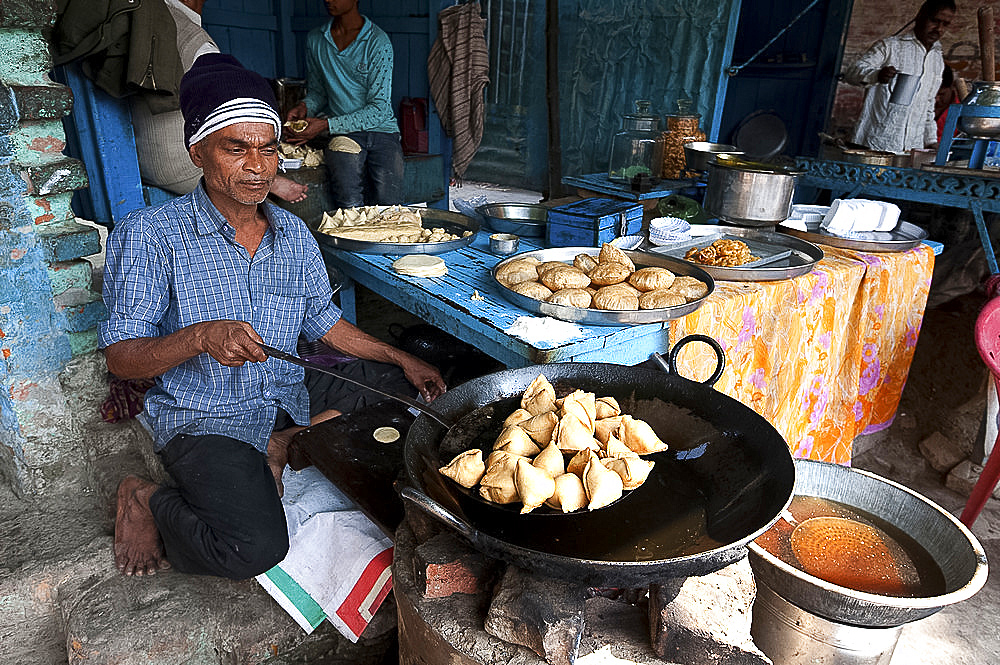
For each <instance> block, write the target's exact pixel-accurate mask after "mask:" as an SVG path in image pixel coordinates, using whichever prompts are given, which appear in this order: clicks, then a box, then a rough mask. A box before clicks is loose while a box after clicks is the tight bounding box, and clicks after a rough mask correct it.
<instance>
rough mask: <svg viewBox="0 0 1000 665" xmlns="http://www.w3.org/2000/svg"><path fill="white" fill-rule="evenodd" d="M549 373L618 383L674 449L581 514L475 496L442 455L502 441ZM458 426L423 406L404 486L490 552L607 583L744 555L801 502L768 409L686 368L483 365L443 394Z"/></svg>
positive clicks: (641, 582) (627, 403)
mask: <svg viewBox="0 0 1000 665" xmlns="http://www.w3.org/2000/svg"><path fill="white" fill-rule="evenodd" d="M539 373H542V374H544V375H545V376H546V377H547V378H548V379H549V381H551V382H552V384H553V385H554V386H555V388H556V393H557V394H558V395H562V394H565V393H568V392H569V391H571V390H574V389H577V388H580V389H583V390H587V391H592V392H594V393H596V394H597V395H598V396H601V395H612V396H614V397H615V398H617V399H618V400H619V402H620V403H621V405H622V408H623V410H624V411H625V412H626V413H630V414H632V415H633V416H635V417H637V418H641V419H643V420H646V421H647V422H648V423H649V424H650V425H652V426H653V428H654V429H655V430H656V432H657V434H658V435H659V436H660V438H661V439H663V440H664V441H666V442H667V443H668V444H669V445H670V450H668V451H666V452H663V453H657V454H656V455H652V456H649V457H648V458H649V459H653V460H655V461H656V466H655V467H654V468H653V471H652V473H651V474H650V477H649V479H647V481H646V482H645V483H644V484H643V485H642V486H641V487H639V488H638V489H636V490H634V491H632V492H631V493H628V494H627V495H626V496H625V497H624V498H622V499H621V500H619V501H618V502H616V503H614V504H612V505H611V506H608V507H607V508H603V509H600V510H596V511H591V512H586V511H584V512H579V513H571V514H568V515H537V516H536V515H533V514H528V515H519V514H517V513H516V512H515V511H510V510H508V509H505V508H504V507H501V506H495V505H491V504H488V503H485V502H483V501H480V500H478V499H476V498H473V497H471V496H469V494H468V493H467V492H462V491H461V488H460V487H459V486H458V485H456V484H455V483H453V482H452V481H451V480H450V479H448V478H446V477H444V476H442V475H441V474H440V473H439V472H438V468H439V467H441V466H443V465H444V464H446V463H447V462H448V461H450V460H451V459H452V457H453V456H454V455H456V454H458V453H459V452H461V451H463V450H468V449H470V448H485V449H486V450H487V451H488V450H489V449H490V448H491V445H492V442H493V440H494V439H495V437H496V436H497V434H499V432H500V427H501V423H502V422H503V420H504V418H506V417H507V415H509V414H510V413H511V412H512V411H514V410H515V409H516V408H517V406H518V402H519V399H520V395H521V393H522V392H523V391H524V389H525V388H526V387H527V386H528V384H529V383H531V381H532V380H533V379H534V378H535V377H536V376H538V374H539ZM433 406H434V408H435V409H436V410H437V411H438V412H439V413H441V414H443V415H445V416H448V417H449V418H450V419H452V420H453V421H455V420H457V421H459V422H458V424H457V425H456V426H455V427H453V428H452V429H451V430H447V429H446V428H445V427H443V426H442V425H440V424H439V423H437V422H435V421H433V420H432V419H431V418H429V417H428V416H426V415H420V416H418V417H417V419H416V421H415V422H414V423H413V425H412V426H411V427H410V430H409V433H408V435H407V437H406V446H405V452H404V459H405V463H406V471H407V475H408V478H409V483H410V485H411V486H409V487H404V488H403V489H402V494H403V497H404V499H406V500H408V501H411V502H413V503H415V504H417V505H418V506H420V507H421V508H422V509H424V510H426V511H427V512H428V513H430V514H431V515H433V516H434V517H436V518H438V519H439V520H441V521H442V522H444V523H445V524H447V525H448V526H450V527H452V528H454V529H455V530H457V531H458V532H459V533H461V534H462V535H463V536H464V537H465V538H467V539H468V540H469V541H470V542H471V543H472V545H473V546H474V547H476V548H477V549H479V550H480V551H482V552H483V553H485V554H487V555H490V556H493V557H496V558H499V559H502V560H505V561H508V562H510V563H513V564H515V565H517V566H520V567H522V568H525V569H528V570H531V571H535V572H538V573H540V574H543V575H548V576H553V577H559V578H563V579H567V580H571V581H574V582H582V583H585V584H589V585H593V586H645V585H647V584H649V583H650V582H653V581H656V580H658V579H666V578H672V577H687V576H690V575H704V574H707V573H710V572H713V571H715V570H718V569H719V568H722V567H724V566H726V565H728V564H730V563H732V562H734V561H737V560H739V559H740V558H742V557H743V556H744V555H745V554H746V544H747V543H748V542H749V541H751V540H753V539H754V538H756V537H757V536H758V535H760V534H761V533H762V532H764V531H765V530H766V529H767V528H768V527H770V525H771V524H772V523H774V522H775V521H776V520H777V518H778V515H779V513H780V512H781V511H782V510H783V509H784V508H785V507H786V506H787V505H788V502H789V501H790V500H791V496H792V487H793V485H794V481H795V468H794V465H793V463H792V457H791V454H790V453H789V450H788V446H787V444H786V443H785V440H784V439H783V438H782V437H781V435H780V434H778V432H777V431H776V430H775V429H774V427H772V426H771V424H770V423H768V422H767V421H766V420H764V418H762V417H761V416H759V415H757V414H756V413H755V412H754V411H752V410H751V409H750V408H748V407H746V406H744V405H743V404H741V403H739V402H737V401H736V400H734V399H731V398H729V397H727V396H725V395H723V394H721V393H718V392H716V391H715V390H714V389H712V388H711V386H708V385H705V384H701V383H697V382H693V381H689V380H687V379H685V378H683V377H680V376H678V375H676V374H675V373H670V374H668V373H666V372H664V371H660V370H655V369H650V368H646V367H641V366H640V367H627V366H622V365H611V364H603V363H562V364H551V365H539V366H533V367H525V368H522V369H513V370H506V371H502V372H497V373H495V374H488V375H486V376H483V377H480V378H478V379H473V380H472V381H469V382H468V383H465V384H463V385H461V386H459V387H457V388H453V389H451V390H449V391H448V392H447V393H445V394H444V395H443V396H442V397H440V398H438V399H437V400H435V402H434V405H433Z"/></svg>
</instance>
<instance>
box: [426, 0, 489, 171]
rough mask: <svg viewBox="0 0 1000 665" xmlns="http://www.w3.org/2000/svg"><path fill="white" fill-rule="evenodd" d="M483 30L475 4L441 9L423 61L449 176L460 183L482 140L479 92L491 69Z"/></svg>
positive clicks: (482, 109)
mask: <svg viewBox="0 0 1000 665" xmlns="http://www.w3.org/2000/svg"><path fill="white" fill-rule="evenodd" d="M485 28H486V19H485V18H483V17H482V15H481V12H480V8H479V3H478V2H467V3H463V4H459V5H455V6H453V7H448V8H447V9H444V10H442V11H441V13H440V14H438V36H437V39H436V40H435V41H434V44H433V46H431V52H430V55H429V56H428V58H427V76H428V78H429V80H430V88H431V97H432V98H433V100H434V105H435V107H437V111H438V115H439V116H440V118H441V125H442V126H443V127H444V130H445V133H447V134H448V136H450V137H451V139H452V149H451V151H452V152H451V155H452V156H451V163H452V172H453V174H454V176H455V178H456V179H457V180H459V181H460V180H461V179H462V177H463V176H464V175H465V169H466V168H467V167H468V166H469V163H470V162H471V161H472V157H473V156H474V155H475V154H476V150H478V149H479V144H480V142H481V141H482V139H483V123H484V118H485V113H486V103H485V100H484V95H483V92H484V90H485V88H486V84H487V83H489V69H490V61H489V54H488V53H487V48H486V37H485V36H484V33H485Z"/></svg>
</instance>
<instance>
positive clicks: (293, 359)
mask: <svg viewBox="0 0 1000 665" xmlns="http://www.w3.org/2000/svg"><path fill="white" fill-rule="evenodd" d="M259 346H260V348H261V349H263V350H264V353H266V354H267V355H268V356H271V357H272V358H278V359H279V360H284V361H285V362H290V363H292V364H293V365H298V366H299V367H305V368H306V369H311V370H314V371H316V372H322V373H324V374H329V375H330V376H334V377H337V378H338V379H340V380H342V381H347V382H348V383H353V384H354V385H356V386H360V387H361V388H364V389H365V390H370V391H371V392H373V393H378V394H379V395H382V396H383V397H388V398H389V399H394V400H396V401H397V402H402V403H403V404H405V405H407V406H408V407H410V408H412V409H416V410H417V411H419V412H420V413H424V414H426V415H428V416H430V417H431V418H433V419H434V420H435V421H437V422H439V423H441V424H442V425H444V426H445V427H447V428H449V429H450V428H451V426H452V425H453V424H454V423H452V422H451V420H449V419H448V418H447V417H445V416H443V415H441V414H440V413H438V412H437V411H435V410H434V409H432V408H430V407H429V406H427V405H426V404H423V403H421V402H418V401H417V400H415V399H413V398H412V397H406V396H405V395H399V394H396V393H392V392H389V391H387V390H382V389H381V388H376V387H375V386H373V385H371V384H369V383H365V382H364V381H358V380H357V379H355V378H354V377H351V376H348V375H346V374H344V373H343V372H338V371H337V370H335V369H331V368H329V367H325V366H323V365H320V364H319V363H314V362H312V361H309V360H303V359H302V358H299V357H298V356H295V355H292V354H291V353H285V352H284V351H282V350H281V349H276V348H274V347H273V346H268V345H266V344H260V345H259Z"/></svg>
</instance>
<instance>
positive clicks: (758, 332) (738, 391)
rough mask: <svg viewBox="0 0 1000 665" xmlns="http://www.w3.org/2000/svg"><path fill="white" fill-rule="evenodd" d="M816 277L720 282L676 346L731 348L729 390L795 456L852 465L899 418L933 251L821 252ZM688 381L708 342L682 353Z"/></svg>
mask: <svg viewBox="0 0 1000 665" xmlns="http://www.w3.org/2000/svg"><path fill="white" fill-rule="evenodd" d="M823 251H824V252H825V253H826V257H825V258H824V259H823V260H822V261H820V262H819V263H818V264H817V265H816V267H815V268H814V269H813V271H812V272H810V273H808V274H806V275H802V276H800V277H796V278H795V279H787V280H781V281H776V282H723V281H719V282H716V285H715V292H714V293H712V295H711V296H709V297H708V298H707V299H706V301H705V303H704V304H703V305H702V306H701V307H700V308H699V309H697V310H696V311H695V312H693V313H691V314H689V315H688V316H686V317H684V318H682V319H677V320H675V321H673V322H671V325H670V339H672V340H678V339H680V338H681V337H683V336H684V335H686V334H691V333H701V334H705V335H711V336H712V337H714V338H715V339H717V340H718V341H719V342H720V343H721V344H722V347H723V348H724V349H725V350H726V355H727V366H726V370H725V372H724V373H723V375H722V378H721V379H719V382H718V383H717V384H716V385H715V388H716V390H719V391H721V392H723V393H725V394H727V395H729V396H731V397H734V398H735V399H738V400H739V401H741V402H743V403H744V404H746V405H747V406H749V407H751V408H752V409H753V410H754V411H756V412H757V413H759V414H760V415H762V416H764V418H766V419H767V420H768V421H770V422H771V423H772V424H773V425H774V427H775V428H776V429H777V430H778V431H779V432H780V433H781V434H782V436H784V437H785V440H786V441H787V442H788V445H789V447H790V448H791V450H792V454H793V455H794V456H795V457H804V458H808V459H815V460H823V461H828V462H837V463H839V464H850V462H851V445H852V442H853V440H854V437H856V436H857V435H859V434H863V433H867V432H876V431H878V430H880V429H883V428H885V427H888V426H889V425H890V424H891V423H892V420H893V417H894V416H895V413H896V407H897V406H898V405H899V399H900V396H901V395H902V392H903V386H904V385H905V383H906V376H907V374H908V372H909V369H910V362H911V361H912V360H913V352H914V350H915V348H916V344H917V335H918V334H919V333H920V324H921V321H922V320H923V316H924V307H925V305H926V303H927V292H928V290H929V289H930V283H931V272H932V270H933V268H934V254H933V252H932V251H931V249H930V248H929V247H926V246H924V245H920V246H918V247H916V248H914V249H912V250H909V251H907V252H898V253H868V252H858V251H849V250H842V249H836V248H833V247H827V246H824V247H823ZM678 363H679V368H680V371H681V373H682V374H683V375H684V376H687V377H689V378H697V379H704V378H706V377H707V376H708V375H709V374H710V373H711V371H712V370H713V369H714V367H715V356H714V354H713V353H712V352H711V350H710V349H709V348H708V347H707V345H704V344H690V345H688V346H686V347H685V348H684V349H683V350H682V351H681V353H680V357H679V359H678Z"/></svg>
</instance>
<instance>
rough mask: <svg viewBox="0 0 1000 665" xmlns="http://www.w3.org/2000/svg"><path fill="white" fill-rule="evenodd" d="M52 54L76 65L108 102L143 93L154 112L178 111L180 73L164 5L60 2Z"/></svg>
mask: <svg viewBox="0 0 1000 665" xmlns="http://www.w3.org/2000/svg"><path fill="white" fill-rule="evenodd" d="M52 49H53V51H54V52H55V57H54V62H55V64H56V65H63V64H66V63H68V62H72V61H74V60H80V68H81V70H82V71H83V74H84V75H85V76H86V77H87V78H89V79H90V80H92V81H93V82H94V83H95V84H96V85H97V86H98V87H99V88H101V89H102V90H104V91H105V92H107V93H108V94H109V95H111V96H112V97H117V98H121V97H126V96H128V95H133V94H145V95H146V98H147V101H148V102H149V106H150V108H151V110H152V111H153V113H162V112H164V111H173V110H177V109H179V108H180V103H179V99H178V96H177V90H178V87H179V85H180V80H181V76H182V75H183V74H184V70H183V68H182V67H181V60H180V56H179V55H178V53H177V33H176V27H175V23H174V19H173V17H172V16H171V15H170V11H169V10H168V9H167V6H166V4H164V2H163V0H59V1H58V3H57V8H56V24H55V27H54V28H53V32H52Z"/></svg>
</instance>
